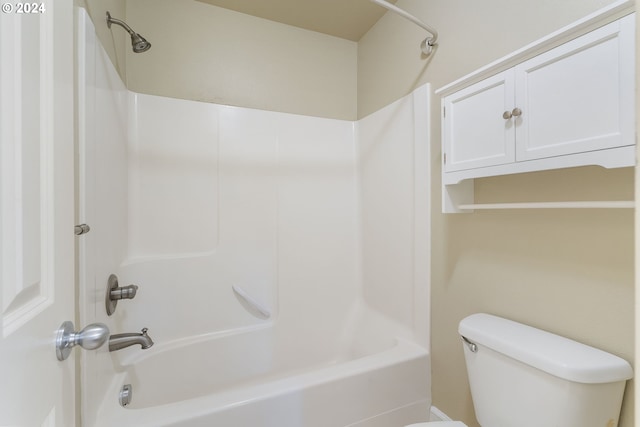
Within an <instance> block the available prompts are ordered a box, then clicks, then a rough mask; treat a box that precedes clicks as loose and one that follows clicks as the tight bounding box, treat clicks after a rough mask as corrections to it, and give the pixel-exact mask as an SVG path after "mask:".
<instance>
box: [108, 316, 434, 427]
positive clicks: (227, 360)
mask: <svg viewBox="0 0 640 427" xmlns="http://www.w3.org/2000/svg"><path fill="white" fill-rule="evenodd" d="M275 333H277V330H276V329H275V328H273V327H272V326H267V327H260V328H254V329H251V330H245V331H242V332H239V333H238V332H234V333H228V334H222V335H221V334H215V335H212V336H205V337H197V338H190V339H185V340H180V341H177V342H173V343H170V344H166V345H162V344H157V345H156V346H154V347H152V348H151V349H149V350H148V351H145V352H137V353H134V354H135V356H134V357H132V358H128V359H127V358H126V357H125V358H122V360H121V361H119V362H118V363H117V366H116V370H117V371H118V373H117V374H116V376H115V377H114V380H113V382H112V384H111V386H110V387H109V391H108V393H107V395H106V398H105V400H104V402H102V404H101V406H100V410H99V414H98V422H97V427H114V426H118V427H205V426H219V427H250V426H256V427H334V426H335V427H345V426H357V427H391V426H404V425H407V424H410V423H413V422H418V421H424V420H426V419H427V416H428V412H429V406H430V404H431V401H430V390H429V389H430V385H429V366H430V361H429V353H428V351H427V350H425V349H424V348H423V347H420V346H418V345H416V344H415V343H413V342H411V341H410V340H407V339H403V338H393V339H389V340H385V341H383V342H382V341H378V342H376V343H373V344H372V343H370V342H363V340H360V341H359V342H358V343H357V344H355V340H354V344H353V345H351V346H348V347H347V348H346V349H345V351H342V352H339V353H340V354H338V355H336V356H334V357H327V354H326V353H325V354H324V355H321V356H319V357H316V358H313V357H307V356H305V357H296V353H297V351H296V349H298V348H299V349H302V348H304V347H305V343H304V342H298V343H289V344H288V345H287V346H286V347H287V348H280V349H278V348H270V347H273V343H274V342H276V343H277V342H281V341H279V340H274V339H273V334H275ZM365 341H366V340H365ZM300 354H304V355H308V352H300ZM124 384H131V385H132V387H133V397H132V401H131V403H130V404H129V405H128V406H126V407H122V406H120V405H119V403H118V395H119V391H120V389H121V388H122V386H123V385H124Z"/></svg>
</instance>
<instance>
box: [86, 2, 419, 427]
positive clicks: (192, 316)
mask: <svg viewBox="0 0 640 427" xmlns="http://www.w3.org/2000/svg"><path fill="white" fill-rule="evenodd" d="M79 21H80V22H79V28H80V34H79V39H80V43H79V44H80V49H79V51H80V71H79V74H80V116H81V117H80V118H81V120H80V122H81V126H80V141H81V144H80V150H79V151H80V156H79V157H80V161H79V163H80V168H79V170H80V176H79V182H80V185H79V196H80V197H79V199H80V209H79V221H81V222H86V223H88V224H89V225H90V226H91V228H92V230H91V232H90V233H89V234H87V235H86V236H84V237H83V238H82V239H81V241H80V247H79V256H80V274H79V276H80V316H81V319H80V320H81V323H82V324H88V323H91V322H96V321H99V322H104V323H106V324H108V326H109V328H110V330H111V333H112V334H115V333H123V332H139V331H140V330H141V329H142V328H143V327H146V328H149V332H148V333H149V335H150V336H151V337H152V338H153V340H154V342H155V345H154V346H153V347H151V348H150V349H148V350H144V351H142V350H141V349H140V346H132V347H129V348H126V349H123V350H120V351H118V352H113V353H109V352H108V350H107V348H106V346H105V347H104V348H102V349H100V350H99V351H97V352H83V353H82V355H81V357H82V367H83V368H82V387H83V398H82V416H83V420H84V422H85V423H86V425H87V426H93V425H98V424H99V421H98V416H97V414H98V411H99V407H100V406H102V407H103V409H102V410H103V411H105V409H104V408H105V405H106V404H105V402H115V401H117V396H115V395H114V396H112V395H111V394H109V393H111V391H110V390H111V389H113V387H112V386H113V384H112V383H113V382H114V376H116V375H118V374H122V375H125V374H124V373H123V372H124V371H127V369H128V368H127V367H128V366H130V365H131V364H134V362H135V363H137V361H139V360H142V359H141V358H145V357H150V355H158V354H161V353H167V354H169V353H168V352H169V351H170V350H171V349H174V348H177V347H180V346H183V347H184V346H185V345H187V346H188V345H189V343H191V342H196V341H198V342H201V341H202V340H203V339H206V340H216V339H221V340H222V339H225V338H227V339H228V337H230V336H240V335H242V334H244V335H246V336H252V337H255V339H251V340H250V341H247V344H243V345H242V346H241V350H239V351H238V353H236V354H233V355H227V357H228V358H229V359H230V361H231V362H232V363H233V364H234V366H235V367H236V368H237V367H238V366H240V367H241V368H242V369H241V370H242V373H241V374H240V375H241V376H242V378H243V381H245V382H246V381H250V380H251V379H252V378H253V379H254V380H255V379H257V380H260V379H261V378H265V381H266V379H269V378H272V377H273V376H274V375H276V374H274V373H273V372H274V371H273V369H274V366H275V367H276V368H277V371H278V372H279V373H278V374H277V375H285V376H287V375H289V376H290V375H294V374H295V373H299V372H302V371H305V372H306V371H308V370H309V369H311V368H314V367H326V366H330V365H332V364H336V363H340V362H341V361H346V360H351V359H357V358H361V357H364V356H366V355H372V354H375V353H378V352H382V351H385V350H386V349H388V348H391V347H393V346H394V345H395V342H396V340H397V339H402V340H406V341H407V342H410V343H413V344H411V345H416V344H417V345H419V346H420V347H421V348H423V349H425V350H423V351H424V353H420V351H418V350H416V351H414V350H410V351H409V353H411V355H410V356H406V357H405V356H402V357H401V359H402V360H416V361H419V362H420V363H416V364H414V365H415V368H411V369H415V370H414V371H410V370H405V371H403V373H404V374H406V375H408V376H409V377H417V376H418V375H419V378H417V379H416V384H415V387H408V388H409V389H411V390H412V392H414V391H415V395H411V396H407V397H406V401H405V402H394V405H396V406H390V407H386V406H385V405H386V404H385V403H384V402H379V403H376V405H378V407H377V408H376V409H375V410H377V411H378V412H379V413H383V412H384V413H387V415H385V417H386V418H384V419H385V421H384V422H387V423H388V422H407V421H411V420H414V419H415V420H419V419H418V418H417V417H419V416H418V415H416V414H419V413H424V416H425V417H426V416H427V413H426V412H427V411H428V406H429V404H430V393H429V388H430V384H429V369H428V355H427V353H426V349H428V346H429V334H428V330H429V323H428V322H429V315H428V307H429V301H428V277H429V266H428V260H429V246H428V224H429V216H428V215H429V209H428V201H429V194H428V191H429V190H428V188H429V185H428V170H429V159H428V153H429V149H428V132H427V123H428V117H429V114H428V111H427V106H428V96H429V89H428V86H425V87H422V88H420V89H418V90H416V92H415V93H414V94H412V95H409V96H407V97H405V98H403V99H401V100H399V101H397V102H395V103H394V104H392V105H390V106H388V107H386V108H385V109H383V110H381V111H380V112H378V113H375V114H373V115H371V116H369V117H367V118H364V119H362V120H361V121H358V122H351V121H342V120H334V119H325V118H317V117H308V116H299V115H294V114H286V113H277V112H270V111H261V110H254V109H247V108H241V107H231V106H222V105H215V104H208V103H202V102H194V101H187V100H178V99H170V98H164V97H157V96H151V95H143V94H135V93H130V92H128V91H126V89H125V87H124V85H123V84H122V82H121V81H120V79H119V77H118V75H117V73H116V72H115V70H114V69H113V67H112V65H111V63H110V62H109V60H108V58H107V56H106V54H105V53H104V50H103V49H102V47H101V46H100V44H99V42H98V41H97V40H96V38H95V32H94V30H93V27H92V25H91V22H90V20H89V19H88V18H87V16H86V15H85V14H84V13H83V11H81V13H80V14H79ZM112 273H115V274H117V275H118V277H119V279H120V285H121V286H122V285H128V284H130V283H134V284H136V285H138V286H139V290H138V294H137V296H136V297H135V298H134V299H133V300H124V301H120V302H119V303H118V306H117V309H116V312H115V314H114V315H113V316H111V317H109V316H107V315H106V312H105V308H104V305H105V292H106V283H107V279H108V277H109V275H110V274H112ZM234 286H235V287H237V288H239V289H241V290H242V292H244V293H246V295H248V296H249V297H250V298H251V299H252V300H254V301H255V302H256V303H257V304H258V305H259V306H260V307H261V309H262V310H263V311H264V312H266V314H267V315H266V316H259V315H256V312H255V310H252V307H251V306H250V304H247V303H246V301H243V300H242V299H241V298H240V297H239V296H238V294H237V293H235V292H234V291H233V287H234ZM221 342H224V341H221ZM194 348H195V347H194ZM412 348H413V347H412ZM416 348H417V347H416ZM184 354H185V355H186V356H185V358H184V359H185V360H180V361H176V363H180V364H181V365H183V366H187V367H188V366H189V365H190V364H200V366H199V368H202V366H201V364H202V363H210V364H211V365H210V366H211V374H210V375H217V374H214V373H213V371H214V369H213V367H214V366H215V365H216V363H222V361H221V358H222V356H221V354H220V353H216V354H215V355H213V357H211V359H210V360H207V361H202V360H200V359H201V358H198V356H197V354H195V353H191V354H190V353H189V352H185V353H184ZM255 355H260V357H259V358H256V357H255ZM153 360H159V359H158V358H156V359H153ZM153 360H152V359H151V358H149V359H148V362H145V363H146V365H145V366H146V367H148V366H153ZM422 361H424V362H425V363H426V364H422ZM385 363H386V362H385ZM414 365H412V366H414ZM407 366H408V365H407ZM165 368H166V367H165ZM174 368H175V367H174ZM145 369H146V368H145ZM160 369H161V368H159V369H158V372H157V373H156V375H157V376H158V377H160V378H162V377H163V376H164V377H166V378H169V376H166V375H165V374H163V372H162V371H161V370H160ZM407 369H409V368H407ZM356 370H357V371H358V372H361V371H362V369H361V368H359V367H358V368H356ZM127 372H128V373H127V374H126V375H128V376H129V377H131V375H132V374H131V372H132V371H131V370H129V371H127ZM136 372H141V371H136ZM196 372H197V374H196V375H194V376H193V377H192V379H191V382H186V383H185V384H178V382H179V381H177V380H176V377H175V376H174V377H171V378H173V379H174V380H173V384H163V385H159V386H157V387H156V388H162V387H167V389H168V388H172V389H176V390H177V389H181V388H183V389H185V390H183V392H180V391H179V390H178V392H176V393H177V394H176V395H175V396H176V397H172V396H173V395H172V394H171V393H170V392H169V390H167V391H166V392H163V393H161V397H160V398H159V400H160V401H155V402H145V403H144V405H146V406H154V405H162V404H166V403H170V402H175V401H176V400H185V399H191V398H194V397H197V396H201V395H202V394H203V393H207V390H196V391H194V390H195V389H197V387H196V386H195V385H194V384H193V383H194V382H196V381H197V380H198V378H197V377H198V376H200V377H202V376H205V375H206V372H203V371H202V370H198V371H196ZM385 375H386V374H385ZM389 375H391V377H393V376H394V374H393V373H390V374H389ZM134 376H135V372H134ZM187 377H188V373H185V375H184V376H183V378H187ZM178 378H179V377H178ZM167 381H169V379H167ZM260 381H261V380H260ZM363 381H364V380H363ZM183 382H184V381H183ZM207 384H209V383H207V382H206V381H205V382H203V383H202V384H201V385H202V387H205V388H206V387H207V386H211V385H210V384H209V385H207ZM363 384H366V381H365V382H364V383H363ZM237 385H238V384H237V383H236V384H232V386H231V387H232V388H233V387H236V386H237ZM141 387H142V390H144V385H142V386H141ZM148 387H150V386H149V385H148ZM174 391H175V390H174ZM366 391H367V390H366V389H363V390H362V393H363V394H364V393H365V392H366ZM140 393H142V392H140ZM180 393H182V394H180ZM383 394H384V393H383ZM142 395H143V396H141V397H140V398H139V399H140V400H139V402H143V401H144V393H142ZM162 396H164V397H162ZM135 399H136V397H135V394H134V400H135ZM163 399H164V401H162V400H163ZM378 400H379V399H378ZM387 400H388V401H392V400H393V399H387ZM403 405H404V406H405V407H406V408H409V407H410V408H411V411H412V412H411V414H408V413H407V411H404V413H403V414H401V415H398V416H396V418H393V417H392V416H391V415H388V414H391V413H396V412H394V411H395V409H394V408H395V407H400V406H403ZM106 406H108V405H106ZM236 406H237V405H236ZM173 412H175V410H174V411H173ZM325 412H327V413H330V412H331V410H330V409H329V408H327V410H326V411H325ZM346 412H348V411H345V415H344V419H345V420H349V421H344V425H347V424H348V423H353V422H354V421H353V417H354V416H355V415H353V414H351V413H349V414H347V413H346ZM378 412H375V413H378ZM333 415H334V416H337V415H336V414H333ZM123 416H124V415H123ZM146 416H147V415H145V417H146ZM394 416H395V415H394ZM229 419H231V418H229ZM225 420H226V418H225ZM318 422H320V423H321V424H320V425H328V424H322V421H318ZM378 422H382V421H378ZM132 425H135V424H132ZM156 425H160V424H156ZM172 425H173V424H172ZM175 425H182V424H175ZM185 425H186V424H185ZM281 425H282V426H285V425H288V424H286V423H282V424H281ZM292 425H295V423H294V424H292ZM308 425H312V424H308ZM354 425H355V424H354ZM359 425H360V424H359ZM362 425H363V426H365V425H372V426H373V425H374V424H362Z"/></svg>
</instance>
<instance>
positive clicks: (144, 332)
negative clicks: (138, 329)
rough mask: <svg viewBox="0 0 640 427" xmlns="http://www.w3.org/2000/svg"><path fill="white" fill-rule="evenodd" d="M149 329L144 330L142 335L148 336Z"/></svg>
mask: <svg viewBox="0 0 640 427" xmlns="http://www.w3.org/2000/svg"><path fill="white" fill-rule="evenodd" d="M148 330H149V328H142V335H144V336H147V331H148Z"/></svg>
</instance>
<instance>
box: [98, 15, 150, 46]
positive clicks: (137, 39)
mask: <svg viewBox="0 0 640 427" xmlns="http://www.w3.org/2000/svg"><path fill="white" fill-rule="evenodd" d="M111 24H117V25H120V26H121V27H122V28H124V29H125V30H127V32H128V33H129V35H130V36H131V47H132V48H133V51H134V52H135V53H140V52H146V51H148V50H149V49H150V48H151V43H149V42H148V41H147V40H146V39H145V38H144V37H142V36H141V35H140V34H138V33H136V32H135V31H133V30H132V29H131V27H130V26H128V25H127V24H126V23H125V22H124V21H121V20H119V19H115V18H112V17H111V14H110V13H109V12H107V27H109V28H111Z"/></svg>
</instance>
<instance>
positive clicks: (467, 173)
mask: <svg viewBox="0 0 640 427" xmlns="http://www.w3.org/2000/svg"><path fill="white" fill-rule="evenodd" d="M634 24H635V17H634V15H633V14H631V15H626V16H624V17H622V18H620V19H617V20H615V21H613V22H610V23H608V24H606V25H603V26H600V27H599V28H596V29H593V30H591V31H589V32H587V33H585V34H582V35H580V36H577V37H575V38H573V39H571V40H569V41H566V42H564V43H562V44H560V45H558V46H556V47H554V48H552V49H549V50H547V51H544V52H542V53H540V51H541V50H542V49H541V46H536V45H535V44H534V45H532V46H531V47H530V48H529V50H530V52H535V54H532V53H530V54H529V57H527V56H528V55H525V54H523V53H522V52H520V53H519V56H520V57H524V58H526V59H524V60H522V61H520V62H518V63H515V64H510V66H508V67H504V65H503V66H502V68H504V69H502V70H501V69H500V68H501V67H500V65H499V64H497V65H495V64H494V66H493V67H491V68H490V70H485V73H488V72H489V71H494V74H492V75H491V76H489V77H486V78H483V79H481V80H480V81H477V80H478V74H475V75H472V76H471V77H470V78H469V80H474V79H475V80H476V81H477V82H475V83H473V84H468V85H467V86H464V78H463V79H461V80H460V81H458V82H454V83H455V85H453V86H452V87H450V88H447V87H445V88H443V89H441V90H439V91H437V92H436V93H438V94H442V95H443V98H442V123H443V126H442V144H443V145H442V150H443V211H444V212H456V211H459V209H458V208H457V206H456V202H463V203H468V202H469V200H468V199H469V198H471V199H472V197H473V196H472V185H473V182H472V181H471V182H470V183H469V182H467V183H466V184H465V183H464V182H463V181H465V180H472V179H473V178H478V177H486V176H496V175H506V174H512V173H520V172H531V171H536V170H548V169H558V168H564V167H574V166H583V165H600V166H604V167H623V166H633V165H634V163H635V59H634V58H635V43H634V39H635V26H634ZM557 37H559V36H558V35H556V38H557ZM507 58H509V57H507ZM512 62H513V61H512ZM504 63H509V59H507V60H505V61H504ZM496 70H499V72H495V71H496ZM452 88H455V90H454V91H452ZM461 184H462V185H461ZM456 185H457V187H453V186H456ZM470 193H471V195H470ZM461 198H462V199H466V200H456V199H461ZM471 201H472V200H471Z"/></svg>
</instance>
